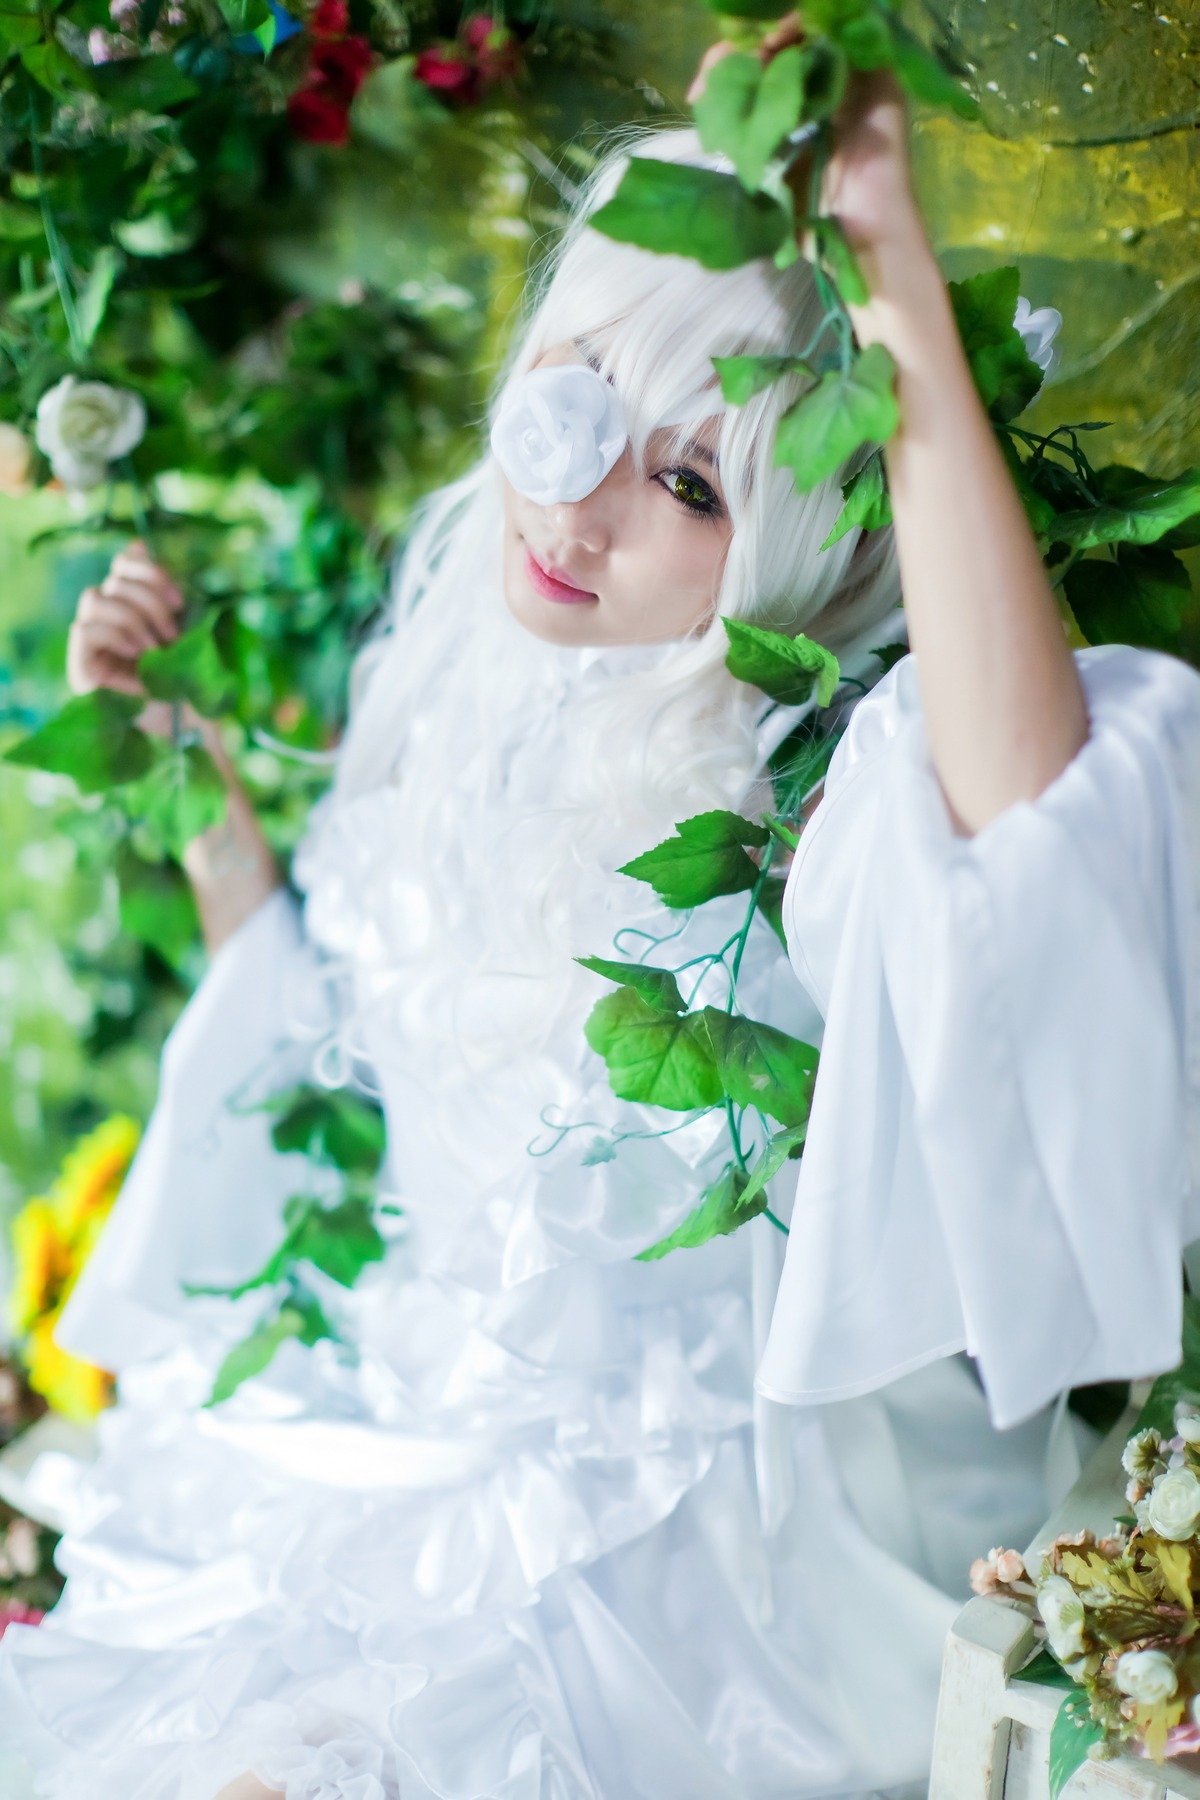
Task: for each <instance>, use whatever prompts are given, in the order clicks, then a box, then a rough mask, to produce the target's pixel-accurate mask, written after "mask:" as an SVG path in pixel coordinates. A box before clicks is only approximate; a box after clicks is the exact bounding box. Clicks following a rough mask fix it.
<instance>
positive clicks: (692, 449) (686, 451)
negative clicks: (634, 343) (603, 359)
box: [572, 338, 717, 470]
mask: <svg viewBox="0 0 1200 1800" xmlns="http://www.w3.org/2000/svg"><path fill="white" fill-rule="evenodd" d="M572 342H573V343H574V345H575V348H576V349H577V350H578V351H579V352H580V354H581V355H582V356H583V358H584V360H585V361H586V362H587V363H588V364H589V365H590V367H591V368H593V369H594V370H595V371H596V373H597V375H599V374H601V373H602V372H603V371H602V367H601V363H600V358H599V357H598V356H593V355H592V354H591V352H590V351H585V350H584V340H583V339H582V338H574V339H573V340H572ZM607 379H608V380H609V381H610V382H611V380H612V376H611V375H610V376H608V377H607ZM659 429H660V431H667V430H669V429H670V427H669V426H666V425H662V426H660V427H659ZM679 454H680V455H681V456H690V457H691V458H692V459H693V460H694V461H696V462H705V463H707V464H708V466H709V468H710V469H713V470H715V469H716V467H717V459H716V457H715V456H714V455H713V453H712V451H711V450H710V449H709V448H708V447H707V445H705V444H702V443H700V441H699V439H698V438H689V439H688V440H687V442H686V443H685V444H683V445H682V446H681V447H680V452H679Z"/></svg>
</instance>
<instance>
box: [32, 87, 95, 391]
mask: <svg viewBox="0 0 1200 1800" xmlns="http://www.w3.org/2000/svg"><path fill="white" fill-rule="evenodd" d="M29 149H30V154H31V156H32V159H33V173H34V176H35V178H36V180H37V190H38V207H39V210H40V212H41V215H42V230H43V231H44V232H45V234H46V248H47V250H48V251H49V253H50V267H51V268H52V270H53V271H54V285H55V287H56V288H57V289H58V298H59V302H60V304H61V306H62V309H63V317H64V319H65V320H66V322H67V336H68V338H69V339H70V343H71V360H72V362H74V363H76V364H78V365H79V366H80V367H82V366H83V364H84V363H85V362H86V361H87V345H86V344H85V342H84V339H83V328H82V327H81V325H80V323H79V308H78V306H77V305H76V302H75V288H74V284H73V283H72V281H71V274H70V270H69V269H68V268H67V259H66V256H65V255H64V253H63V245H62V239H61V238H60V237H59V235H58V225H57V223H56V222H55V218H54V214H53V213H52V212H51V210H50V202H49V201H48V200H47V198H46V172H45V168H44V166H43V163H42V146H41V142H40V140H39V138H38V130H37V118H36V115H35V113H34V110H33V105H32V102H31V103H30V107H29Z"/></svg>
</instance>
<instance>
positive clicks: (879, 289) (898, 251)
mask: <svg viewBox="0 0 1200 1800" xmlns="http://www.w3.org/2000/svg"><path fill="white" fill-rule="evenodd" d="M859 261H860V264H861V266H862V271H863V278H864V280H865V281H866V284H867V288H868V291H869V294H870V298H869V299H868V300H867V301H866V302H865V304H863V305H862V306H852V307H850V308H849V312H850V317H851V320H852V322H853V325H854V331H855V336H856V337H857V338H858V341H859V343H860V344H862V345H863V346H864V347H865V346H866V345H867V344H883V346H884V347H885V349H888V350H890V351H891V353H892V355H893V356H894V357H895V358H896V361H897V362H898V363H905V362H909V361H911V360H912V358H913V356H914V355H915V354H916V353H918V352H919V351H920V349H921V347H922V346H923V345H925V344H927V343H941V342H944V340H945V338H946V336H947V334H949V335H951V336H955V337H956V335H957V328H956V326H955V324H954V313H953V309H952V307H951V305H950V296H949V293H948V291H947V289H946V284H945V282H944V280H943V279H942V272H941V270H940V269H939V268H938V265H937V260H936V258H935V257H934V254H933V250H932V248H931V246H930V243H929V239H928V238H927V237H926V235H925V230H924V227H923V225H922V224H921V221H920V218H919V215H917V214H916V212H915V208H914V212H913V217H912V221H911V224H910V223H907V222H906V224H905V225H904V226H903V227H901V228H900V229H898V230H897V231H896V232H895V233H893V234H889V236H888V237H886V238H884V239H881V240H880V241H878V242H877V243H875V244H873V245H871V246H870V248H868V249H863V250H860V251H859Z"/></svg>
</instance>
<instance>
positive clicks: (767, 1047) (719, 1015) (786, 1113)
mask: <svg viewBox="0 0 1200 1800" xmlns="http://www.w3.org/2000/svg"><path fill="white" fill-rule="evenodd" d="M700 1017H701V1018H702V1019H703V1020H704V1022H705V1024H706V1025H707V1028H708V1034H709V1038H710V1041H711V1043H712V1047H713V1053H714V1056H715V1058H716V1066H717V1074H718V1077H719V1078H720V1082H721V1087H722V1089H723V1091H724V1093H726V1094H727V1095H728V1096H729V1098H730V1099H731V1100H732V1101H733V1103H734V1105H735V1106H752V1107H757V1109H758V1110H759V1112H762V1113H766V1114H767V1115H768V1117H770V1118H772V1119H778V1121H779V1123H780V1124H781V1125H786V1126H798V1125H803V1124H804V1123H805V1122H806V1121H807V1119H808V1111H809V1106H810V1105H811V1102H812V1090H813V1082H814V1079H815V1077H816V1070H817V1052H816V1051H815V1050H814V1049H813V1047H812V1045H811V1044H804V1043H801V1042H800V1040H799V1039H798V1038H793V1037H789V1036H788V1034H787V1033H786V1032H783V1031H777V1030H776V1029H775V1028H774V1026H772V1025H763V1024H761V1023H760V1022H759V1021H758V1020H757V1019H747V1018H745V1017H743V1016H742V1015H740V1014H734V1013H725V1012H718V1011H717V1009H716V1008H715V1007H712V1006H708V1007H705V1009H704V1011H703V1013H702V1014H700Z"/></svg>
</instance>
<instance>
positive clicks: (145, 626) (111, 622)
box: [75, 588, 158, 657]
mask: <svg viewBox="0 0 1200 1800" xmlns="http://www.w3.org/2000/svg"><path fill="white" fill-rule="evenodd" d="M75 628H76V629H78V630H79V631H80V632H81V633H82V634H83V636H84V638H85V639H86V640H87V641H88V642H99V638H98V636H97V633H101V632H103V633H106V634H107V635H108V636H110V637H111V636H112V635H113V634H114V633H115V634H116V636H117V637H118V638H120V640H121V641H122V643H124V644H125V645H126V646H127V651H126V654H127V655H130V656H134V657H137V656H140V655H141V654H142V652H143V650H153V649H156V648H157V645H158V638H157V637H156V636H155V634H154V631H153V629H152V627H151V626H150V624H149V622H148V621H147V620H146V618H145V617H144V615H143V614H142V613H140V612H138V611H137V609H136V608H134V607H130V606H126V605H124V604H123V603H122V602H121V601H120V600H112V599H109V598H107V597H106V596H105V595H104V594H102V593H101V592H100V591H99V590H98V589H97V588H89V589H88V590H87V591H86V593H85V594H84V595H83V596H82V598H81V599H80V602H79V610H78V612H77V613H76V615H75Z"/></svg>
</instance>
